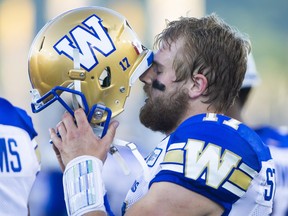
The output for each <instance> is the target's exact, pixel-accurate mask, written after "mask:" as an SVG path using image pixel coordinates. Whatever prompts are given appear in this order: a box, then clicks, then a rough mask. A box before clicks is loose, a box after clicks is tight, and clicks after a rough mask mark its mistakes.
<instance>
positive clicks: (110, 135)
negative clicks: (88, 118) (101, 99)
mask: <svg viewBox="0 0 288 216" xmlns="http://www.w3.org/2000/svg"><path fill="white" fill-rule="evenodd" d="M118 126H119V122H118V121H112V122H111V123H110V125H109V127H108V130H107V133H106V134H105V136H104V137H103V138H102V141H103V143H104V145H108V146H110V145H111V143H112V142H113V139H114V137H115V134H116V129H117V127H118Z"/></svg>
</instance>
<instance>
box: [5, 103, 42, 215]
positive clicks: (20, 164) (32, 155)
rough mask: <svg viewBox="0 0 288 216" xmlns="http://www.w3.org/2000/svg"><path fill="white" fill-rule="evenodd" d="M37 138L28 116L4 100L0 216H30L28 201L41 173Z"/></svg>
mask: <svg viewBox="0 0 288 216" xmlns="http://www.w3.org/2000/svg"><path fill="white" fill-rule="evenodd" d="M36 136H37V133H36V131H35V130H34V128H33V124H32V120H31V118H30V117H29V116H28V115H27V113H26V112H25V111H24V110H22V109H20V108H17V107H15V106H13V105H12V104H11V103H10V102H8V101H7V100H5V99H3V98H0V172H1V177H0V193H1V196H0V215H28V208H27V205H28V198H29V194H30V191H31V188H32V186H33V184H34V181H35V179H36V175H37V173H38V172H39V171H40V157H39V154H37V151H38V149H37V148H38V146H37V143H36V141H35V137H36Z"/></svg>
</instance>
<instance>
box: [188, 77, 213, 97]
mask: <svg viewBox="0 0 288 216" xmlns="http://www.w3.org/2000/svg"><path fill="white" fill-rule="evenodd" d="M192 83H193V85H191V87H190V88H189V97H190V98H197V97H199V96H201V95H202V94H203V93H204V92H205V91H206V89H207V85H208V81H207V78H206V77H205V76H204V75H203V74H195V75H194V81H192Z"/></svg>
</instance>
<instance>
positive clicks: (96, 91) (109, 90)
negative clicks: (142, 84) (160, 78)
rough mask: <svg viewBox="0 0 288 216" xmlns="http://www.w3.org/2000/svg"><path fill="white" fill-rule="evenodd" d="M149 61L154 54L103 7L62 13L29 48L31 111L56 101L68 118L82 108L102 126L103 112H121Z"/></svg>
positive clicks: (50, 22)
mask: <svg viewBox="0 0 288 216" xmlns="http://www.w3.org/2000/svg"><path fill="white" fill-rule="evenodd" d="M152 61H153V52H152V51H151V50H148V49H146V48H145V47H144V46H143V45H142V43H141V42H140V40H139V39H138V36H137V35H136V33H135V32H134V31H133V30H132V28H131V27H130V25H129V24H128V22H127V20H126V18H125V17H124V16H122V15H121V14H119V13H117V12H115V11H113V10H110V9H107V8H103V7H83V8H77V9H73V10H71V11H68V12H65V13H63V14H61V15H59V16H57V17H56V18H54V19H52V20H51V21H49V22H48V23H47V24H46V25H45V26H44V27H43V28H42V29H41V30H40V31H39V33H38V34H37V35H36V37H35V39H34V41H33V43H32V46H31V48H30V53H29V62H28V73H29V77H30V82H31V85H32V88H33V89H32V91H31V92H32V96H33V98H32V104H31V106H32V111H33V112H34V113H37V112H39V111H41V110H43V109H45V108H46V107H48V106H49V105H50V104H52V103H53V102H54V101H58V102H60V103H61V104H62V105H63V106H64V107H65V108H66V109H67V110H68V111H69V112H70V113H71V114H72V115H73V110H74V109H76V108H78V107H82V108H83V109H84V110H85V112H86V114H87V116H89V118H90V119H89V120H90V121H91V122H92V123H101V122H104V121H105V119H106V117H107V113H106V111H107V109H108V110H110V111H111V117H114V116H116V115H118V114H120V113H121V112H122V111H123V110H124V105H125V101H126V98H127V97H128V96H129V93H130V88H131V86H132V84H133V83H134V82H135V81H136V80H137V79H138V77H139V76H140V75H141V74H142V73H143V72H144V71H145V70H147V69H148V68H149V67H150V66H151V64H152ZM63 92H67V93H69V94H67V95H71V97H70V96H69V97H70V98H71V100H70V102H71V103H68V102H67V101H65V100H63V99H62V98H61V94H62V93H63ZM95 106H96V107H97V108H95ZM98 107H100V109H99V108H98ZM103 107H104V108H105V109H103ZM91 111H92V112H93V113H91Z"/></svg>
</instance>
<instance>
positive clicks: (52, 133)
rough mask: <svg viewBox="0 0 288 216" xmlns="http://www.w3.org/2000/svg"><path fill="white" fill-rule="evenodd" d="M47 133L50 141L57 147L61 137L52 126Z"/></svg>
mask: <svg viewBox="0 0 288 216" xmlns="http://www.w3.org/2000/svg"><path fill="white" fill-rule="evenodd" d="M49 133H50V138H51V140H52V143H53V144H54V145H55V146H56V147H57V148H58V149H59V147H60V145H61V138H60V137H59V136H58V134H57V133H56V131H55V129H54V128H49Z"/></svg>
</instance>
